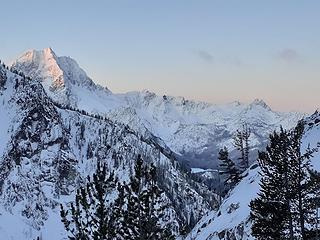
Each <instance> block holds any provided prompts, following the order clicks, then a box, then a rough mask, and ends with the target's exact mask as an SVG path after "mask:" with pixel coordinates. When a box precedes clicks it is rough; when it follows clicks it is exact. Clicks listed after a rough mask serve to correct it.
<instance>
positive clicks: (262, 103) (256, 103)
mask: <svg viewBox="0 0 320 240" xmlns="http://www.w3.org/2000/svg"><path fill="white" fill-rule="evenodd" d="M249 106H250V107H254V106H260V107H263V108H265V109H266V110H270V111H271V110H272V109H271V108H270V107H269V105H268V104H267V103H266V102H265V101H263V100H262V99H259V98H256V99H255V100H253V102H252V103H250V105H249Z"/></svg>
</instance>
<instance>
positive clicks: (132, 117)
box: [13, 48, 304, 168]
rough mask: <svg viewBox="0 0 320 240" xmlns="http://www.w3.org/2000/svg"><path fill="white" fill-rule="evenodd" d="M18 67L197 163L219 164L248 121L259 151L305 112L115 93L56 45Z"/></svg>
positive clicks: (65, 97)
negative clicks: (221, 150) (279, 129)
mask: <svg viewBox="0 0 320 240" xmlns="http://www.w3.org/2000/svg"><path fill="white" fill-rule="evenodd" d="M13 67H14V68H16V69H18V70H20V71H22V72H23V73H25V74H26V75H27V76H30V77H32V78H35V79H39V80H40V81H41V82H42V84H43V86H44V88H45V90H46V92H47V93H48V95H49V96H50V97H51V98H52V99H53V100H54V101H56V102H58V103H60V104H65V105H70V106H72V107H76V108H79V109H83V110H85V111H87V112H89V113H99V114H104V115H106V116H108V117H109V118H111V119H114V120H116V121H119V122H122V123H125V124H128V125H129V126H130V127H131V128H133V129H135V130H136V131H138V132H144V131H146V130H149V131H150V132H152V133H153V134H154V135H156V136H158V137H160V138H161V139H163V140H164V142H165V143H166V144H167V145H168V146H169V147H170V148H171V149H173V150H174V151H175V152H176V153H179V154H180V155H181V158H182V159H184V160H188V161H189V163H190V165H191V166H193V167H205V168H206V167H213V168H214V167H215V166H216V155H217V152H218V149H219V148H221V147H223V146H227V147H229V148H230V150H232V149H233V145H232V136H233V135H234V133H235V131H236V130H237V129H239V128H241V126H242V124H243V123H247V124H248V125H249V126H250V128H251V129H252V132H253V134H252V136H251V139H250V140H251V145H252V149H253V153H254V152H256V150H257V148H261V147H263V146H264V145H265V142H266V138H267V136H268V134H269V133H270V132H271V131H273V130H274V129H275V128H277V127H279V126H280V125H282V126H283V127H284V128H291V127H293V126H294V125H295V123H296V122H297V121H298V120H300V119H301V118H302V117H303V116H304V115H303V114H300V113H280V112H275V111H272V110H271V109H270V107H269V106H268V105H267V104H266V103H265V102H263V101H262V100H254V101H253V102H252V103H250V104H241V103H239V102H233V103H230V104H225V105H213V104H209V103H205V102H197V101H190V100H187V99H185V98H183V97H170V96H157V95H156V94H154V93H152V92H149V91H142V92H129V93H126V94H112V93H111V92H110V91H109V90H106V89H103V88H102V87H100V86H98V85H96V84H94V83H93V82H92V80H91V79H90V78H88V77H87V75H86V74H85V73H84V71H83V70H82V69H80V68H79V66H78V65H77V64H76V62H75V61H74V60H72V59H71V58H69V57H57V56H56V54H55V53H54V52H53V51H52V49H50V48H49V49H44V50H42V51H35V50H32V51H28V52H26V53H25V54H23V55H22V56H21V57H19V58H18V59H17V60H16V61H15V63H14V64H13ZM254 158H255V154H252V159H254Z"/></svg>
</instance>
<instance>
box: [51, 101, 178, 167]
mask: <svg viewBox="0 0 320 240" xmlns="http://www.w3.org/2000/svg"><path fill="white" fill-rule="evenodd" d="M51 101H52V103H53V104H54V105H55V106H56V107H58V108H59V109H63V110H69V111H73V112H77V113H79V114H81V115H84V116H87V117H91V118H95V119H98V120H103V121H106V122H108V123H112V124H114V125H117V126H119V127H120V126H122V127H124V128H125V130H127V131H128V133H130V134H133V135H135V136H136V137H138V138H140V140H141V141H143V142H145V143H147V144H149V145H152V146H154V147H156V148H157V149H159V150H160V152H161V153H162V154H163V155H164V156H166V157H167V158H168V159H170V160H172V162H176V163H178V164H181V163H180V162H179V161H178V158H177V154H176V153H175V152H173V151H172V150H171V149H170V148H169V147H168V146H167V145H166V144H165V143H164V141H163V140H162V139H161V138H160V137H157V136H155V135H154V134H152V133H151V132H150V131H149V130H148V129H145V131H146V132H145V134H139V133H138V132H137V131H134V130H133V129H132V128H130V126H129V125H128V124H124V123H122V122H120V121H117V120H115V121H114V120H111V119H110V118H108V117H106V116H101V115H100V114H91V113H88V112H86V111H84V110H80V109H77V108H73V107H71V106H68V105H62V104H60V103H58V102H55V101H54V100H53V99H51ZM144 135H145V136H144ZM180 167H181V166H180Z"/></svg>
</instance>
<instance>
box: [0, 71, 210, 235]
mask: <svg viewBox="0 0 320 240" xmlns="http://www.w3.org/2000/svg"><path fill="white" fill-rule="evenodd" d="M82 76H83V75H82ZM80 79H81V77H79V79H78V80H79V81H80ZM87 80H88V79H86V81H87ZM42 83H43V82H42ZM68 84H69V83H68ZM66 85H67V83H65V85H64V86H66ZM61 86H62V85H61ZM61 86H60V87H61ZM74 86H76V84H73V85H72V87H74ZM61 88H62V89H63V88H64V87H61ZM94 88H95V87H94ZM90 91H91V90H90ZM103 91H105V90H103ZM47 93H48V94H49V92H48V89H47V91H45V90H44V88H43V87H42V85H41V83H40V82H39V81H38V80H34V79H29V78H25V77H22V76H19V75H17V74H14V73H12V72H11V71H9V70H7V69H5V68H4V67H3V66H0V114H1V115H0V116H1V118H0V119H1V125H0V133H1V138H0V236H1V239H12V240H31V239H36V238H37V237H42V239H45V240H60V239H63V238H64V237H65V232H64V230H63V226H62V224H61V221H60V217H59V208H58V207H59V204H60V203H64V204H65V203H68V202H70V201H71V200H73V199H74V194H75V190H76V189H77V188H78V187H79V186H80V185H82V184H83V183H84V182H85V181H86V177H87V176H88V175H90V174H92V172H93V171H94V169H95V167H96V164H97V161H98V160H100V161H102V162H105V163H106V164H107V166H108V171H110V172H111V171H114V172H115V174H116V176H118V177H119V179H120V181H127V180H128V179H129V177H130V176H131V175H132V172H133V166H134V163H135V160H136V159H137V155H138V154H142V157H143V159H144V160H145V161H146V162H152V163H154V164H155V165H156V166H157V168H158V171H159V179H158V182H159V185H160V186H161V188H162V189H163V190H164V191H165V196H166V201H165V203H167V204H169V206H170V209H171V211H170V214H169V213H168V214H169V215H165V216H163V222H164V224H167V225H168V226H170V228H171V229H172V230H173V231H174V232H175V233H176V234H178V233H179V230H180V229H181V228H184V227H186V226H188V225H190V226H189V227H191V226H192V224H193V223H192V221H193V222H194V221H196V220H197V219H199V218H201V217H202V216H203V215H204V214H205V213H206V212H207V211H209V210H211V209H213V208H214V206H215V204H216V201H215V197H214V196H215V195H214V194H212V193H211V192H210V191H208V190H207V189H206V187H205V186H204V185H202V184H200V183H196V182H194V181H193V180H192V179H191V178H190V176H189V174H188V173H187V172H185V171H184V170H183V169H182V168H181V167H180V164H178V163H177V161H176V160H175V155H174V154H173V152H172V151H171V150H170V149H169V148H168V147H167V146H166V145H165V144H164V143H163V142H162V141H161V140H160V139H158V138H156V137H155V136H153V135H152V134H151V133H148V134H146V133H144V134H143V135H142V134H140V133H137V132H136V131H133V130H132V129H130V128H129V127H128V126H126V125H124V124H121V123H116V122H114V121H111V120H109V119H106V118H104V117H101V116H98V115H96V116H93V115H88V114H85V113H83V112H81V111H79V110H74V109H69V108H65V107H60V105H59V104H58V105H57V104H56V103H54V102H53V101H52V100H51V98H49V97H48V95H47ZM55 93H56V92H55V91H53V92H52V93H51V94H55ZM51 97H52V98H53V97H54V95H51ZM208 196H210V198H209V197H208Z"/></svg>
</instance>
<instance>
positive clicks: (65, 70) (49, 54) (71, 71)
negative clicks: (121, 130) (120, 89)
mask: <svg viewBox="0 0 320 240" xmlns="http://www.w3.org/2000/svg"><path fill="white" fill-rule="evenodd" d="M12 67H13V68H15V69H18V70H19V71H22V72H23V73H24V74H25V75H26V76H28V77H30V78H31V79H35V80H39V81H40V82H41V83H42V85H43V87H44V88H45V90H46V92H47V94H48V95H49V97H50V98H52V99H53V100H54V101H56V102H58V103H61V104H68V105H72V106H76V103H77V98H78V96H77V92H78V91H79V89H84V90H86V91H95V90H99V91H102V90H103V91H107V92H109V90H108V89H107V88H102V87H101V86H99V85H96V84H95V83H94V82H93V81H92V79H91V78H90V77H88V75H87V74H86V72H85V71H84V70H83V69H82V68H81V67H80V66H79V65H78V63H77V62H76V61H75V60H74V59H72V58H70V57H65V56H63V57H58V56H57V55H56V54H55V52H54V51H53V50H52V48H45V49H43V50H29V51H26V52H25V53H23V54H22V55H21V56H20V57H18V58H17V59H16V60H15V61H14V62H13V64H12Z"/></svg>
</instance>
